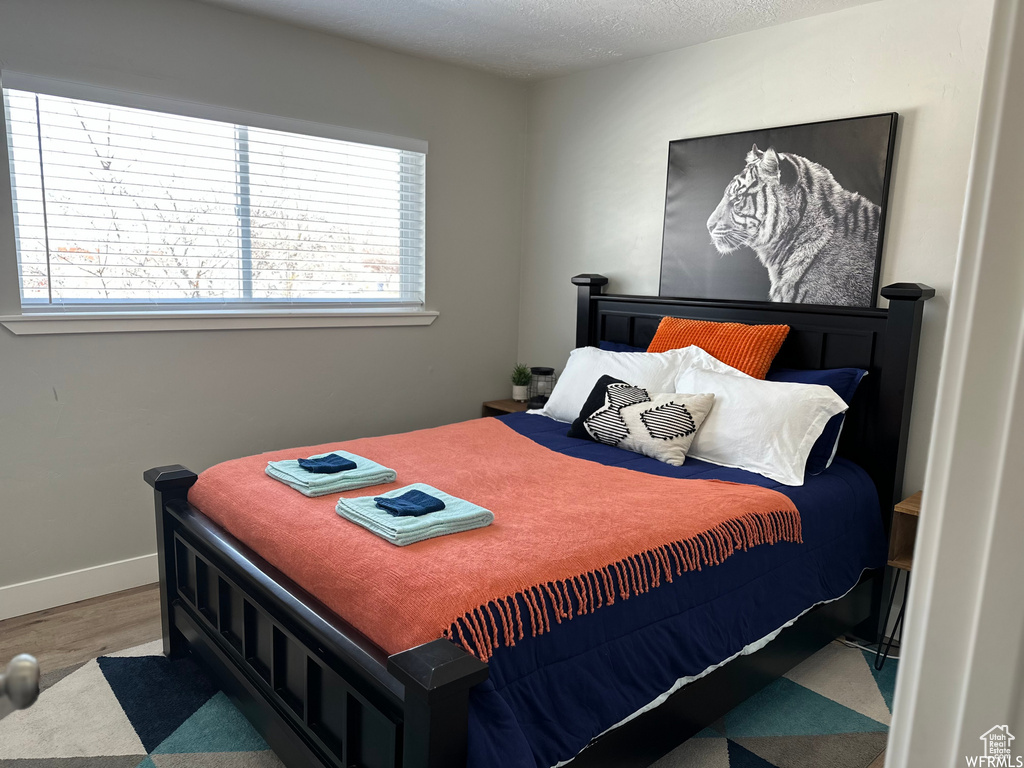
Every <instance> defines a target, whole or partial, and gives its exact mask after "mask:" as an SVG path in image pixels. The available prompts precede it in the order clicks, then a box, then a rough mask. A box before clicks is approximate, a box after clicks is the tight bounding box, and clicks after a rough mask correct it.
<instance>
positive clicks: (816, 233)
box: [659, 112, 899, 307]
mask: <svg viewBox="0 0 1024 768" xmlns="http://www.w3.org/2000/svg"><path fill="white" fill-rule="evenodd" d="M898 117H899V116H898V115H897V114H896V113H895V112H890V113H886V114H881V115H870V116H866V117H854V118H847V119H843V120H828V121H824V122H818V123H807V124H804V125H790V126H784V127H780V128H764V129H759V130H753V131H743V132H739V133H729V134H723V135H720V136H704V137H700V138H693V139H679V140H678V141H673V142H670V143H669V149H668V183H667V188H666V195H665V230H664V236H663V239H662V254H661V288H660V291H659V293H660V295H662V296H673V297H684V298H701V299H729V300H741V301H772V302H788V303H800V304H824V305H832V306H836V305H841V306H853V307H873V306H875V300H876V297H877V295H878V281H879V273H880V269H881V260H882V236H883V233H884V231H885V213H886V208H887V206H888V202H889V179H890V175H891V173H892V157H893V149H894V146H895V143H896V125H897V119H898Z"/></svg>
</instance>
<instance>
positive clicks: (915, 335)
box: [572, 275, 935, 526]
mask: <svg viewBox="0 0 1024 768" xmlns="http://www.w3.org/2000/svg"><path fill="white" fill-rule="evenodd" d="M572 282H573V284H574V285H576V286H577V288H578V298H577V305H576V306H577V310H576V346H577V347H583V346H596V345H597V344H598V343H599V342H601V341H614V342H619V343H622V344H632V345H634V346H637V347H646V346H647V345H648V344H649V343H650V341H651V339H652V338H653V337H654V332H655V331H656V330H657V328H658V323H659V322H660V320H661V318H662V317H663V316H665V315H671V316H673V317H687V318H693V319H697V320H717V321H721V322H736V323H749V324H755V325H757V324H776V323H781V324H785V325H788V326H790V332H789V335H788V336H787V337H786V341H785V343H784V344H783V345H782V349H781V350H780V351H779V354H778V356H777V357H776V359H775V363H774V366H775V367H779V368H807V369H821V368H845V367H854V368H864V369H866V370H867V371H868V375H867V376H866V377H865V378H864V380H863V382H861V385H860V388H859V389H858V391H857V396H856V398H855V399H854V402H853V404H852V405H851V407H850V412H849V415H848V417H847V419H846V423H845V424H844V426H843V432H842V437H841V438H840V441H839V455H840V456H844V457H846V458H848V459H850V460H852V461H855V462H856V463H857V464H859V465H860V466H862V467H863V468H864V469H865V470H867V472H868V474H870V475H871V477H872V479H873V480H874V481H875V485H876V486H877V488H878V495H879V500H880V502H881V504H882V517H883V518H884V519H885V520H886V525H887V526H888V521H889V519H890V517H891V514H892V507H893V504H895V503H896V502H897V501H899V500H900V499H902V498H903V470H904V467H905V464H906V453H907V436H908V433H909V431H910V407H911V404H912V403H913V400H914V375H915V373H916V371H917V349H918V343H919V341H920V338H921V318H922V315H923V314H924V303H925V301H927V300H928V299H930V298H931V297H932V296H934V295H935V290H934V289H933V288H930V287H928V286H927V285H922V284H920V283H894V284H893V285H888V286H886V287H885V288H883V289H882V296H884V297H885V298H887V299H888V300H889V308H888V309H862V308H856V307H825V306H819V305H804V304H769V303H755V302H745V301H721V300H707V299H673V298H666V297H663V296H625V295H613V294H605V293H603V291H604V286H605V285H607V284H608V278H607V277H604V276H603V275H577V276H576V277H574V278H573V279H572Z"/></svg>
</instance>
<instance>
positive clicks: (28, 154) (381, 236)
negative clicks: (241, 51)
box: [3, 73, 426, 315]
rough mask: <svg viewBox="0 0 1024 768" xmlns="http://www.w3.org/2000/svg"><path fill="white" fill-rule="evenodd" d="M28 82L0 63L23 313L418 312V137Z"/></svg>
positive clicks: (421, 159) (421, 146)
mask: <svg viewBox="0 0 1024 768" xmlns="http://www.w3.org/2000/svg"><path fill="white" fill-rule="evenodd" d="M37 80H38V79H37V78H29V77H28V76H18V77H10V76H8V73H4V86H5V87H4V90H3V99H4V113H5V117H6V123H7V147H8V154H9V160H10V171H11V189H12V193H13V203H14V220H15V237H16V241H17V242H16V244H17V256H18V274H19V279H20V286H21V302H22V311H23V314H26V315H27V314H30V313H32V312H47V313H52V312H54V311H57V310H59V311H67V310H71V311H74V310H81V311H87V312H96V311H97V310H100V311H103V312H109V311H111V310H115V311H116V310H125V311H135V312H138V311H146V310H160V311H168V310H197V309H205V310H217V309H272V308H282V307H285V308H294V307H296V306H299V307H302V308H309V309H313V308H335V309H337V308H363V309H365V308H380V307H395V308H402V307H405V308H415V307H420V306H422V303H423V293H424V194H425V190H424V183H425V179H424V167H425V158H426V155H425V152H426V145H425V143H423V142H416V141H415V140H405V139H397V138H395V137H387V136H382V137H376V136H375V135H371V136H370V138H371V139H374V138H380V139H382V140H384V141H382V143H376V142H375V141H368V142H365V143H364V142H359V141H349V140H342V139H339V138H335V137H332V136H331V135H323V134H338V133H344V129H335V128H332V127H330V126H314V125H311V124H299V123H297V122H293V123H289V124H288V125H299V127H300V128H313V129H316V130H315V132H313V133H303V132H294V131H284V130H278V129H277V126H279V125H281V124H282V123H283V121H280V120H279V119H277V118H269V117H266V116H256V115H247V114H245V113H230V114H231V115H232V116H234V117H240V118H241V120H238V121H231V120H228V121H223V120H214V119H209V118H208V117H206V116H197V114H199V113H204V112H205V113H206V114H209V113H210V111H213V112H215V113H216V114H220V115H223V114H229V113H228V111H227V110H219V111H218V110H215V109H214V108H210V107H202V106H201V105H181V104H178V103H176V102H169V101H168V102H165V103H164V102H160V101H159V100H155V99H145V98H144V97H139V99H140V100H144V101H145V103H146V105H147V107H148V106H153V105H154V104H155V105H156V107H157V108H156V109H152V108H139V107H138V106H136V105H134V104H125V103H124V101H125V100H126V99H125V96H126V95H125V94H120V95H119V96H118V95H116V94H117V92H109V95H110V96H111V97H110V98H109V99H107V98H94V99H83V98H77V97H71V96H69V95H67V93H62V92H61V89H60V88H56V89H53V88H51V89H48V91H49V92H45V91H44V92H40V90H41V89H39V88H29V87H27V86H24V87H23V85H22V84H23V83H27V85H34V84H35V83H36V81H37ZM64 85H68V84H64ZM15 86H17V87H15ZM75 88H76V90H75V93H81V92H82V90H81V89H85V90H86V92H88V93H89V95H91V96H96V95H99V96H101V97H102V96H105V95H107V94H106V92H102V91H100V89H87V88H86V87H85V86H81V87H78V86H76V87H75ZM116 101H121V102H122V103H115V102H116ZM183 112H184V113H183ZM187 112H192V113H193V114H187ZM246 118H254V119H250V120H247V119H246ZM254 123H263V125H257V124H254ZM267 123H274V124H273V125H270V127H268V126H267V125H266V124H267ZM348 133H349V134H355V132H348ZM317 134H320V135H317ZM358 135H359V137H360V138H362V137H366V136H367V134H358ZM385 143H386V144H388V145H385Z"/></svg>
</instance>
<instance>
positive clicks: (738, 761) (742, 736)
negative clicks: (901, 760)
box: [651, 642, 899, 768]
mask: <svg viewBox="0 0 1024 768" xmlns="http://www.w3.org/2000/svg"><path fill="white" fill-rule="evenodd" d="M874 661H875V654H874V652H869V651H863V650H860V649H859V648H850V647H849V646H847V645H844V644H843V643H840V642H834V643H831V644H830V645H827V646H825V647H824V648H822V649H821V650H820V651H818V652H817V653H816V654H814V656H811V657H810V658H809V659H807V660H806V661H804V662H803V663H801V664H799V665H798V666H796V667H794V668H793V669H791V670H790V671H789V672H788V673H787V674H786V675H785V676H784V677H781V678H779V679H778V680H776V681H775V682H773V683H771V684H770V685H768V686H767V687H765V688H763V689H762V690H761V691H759V692H758V693H756V694H754V695H753V696H752V697H750V698H749V699H747V700H746V701H745V702H743V703H742V704H740V705H739V706H738V707H736V708H735V709H733V710H732V711H731V712H729V713H728V714H727V715H726V716H725V717H723V718H722V719H721V720H719V721H718V722H716V723H714V724H713V725H712V726H711V727H709V728H705V729H704V730H703V731H701V732H700V733H699V734H697V735H696V736H695V737H694V738H692V739H690V740H689V741H687V742H685V743H684V744H682V745H681V746H679V747H677V748H676V749H675V750H673V751H672V752H670V753H669V754H668V755H666V756H665V757H663V758H662V759H661V760H659V761H658V762H656V763H655V764H654V766H652V767H651V768H683V767H684V766H685V767H686V768H866V766H869V765H870V764H871V762H872V761H873V760H874V759H875V758H876V757H878V755H879V754H881V752H882V750H884V749H885V744H886V740H887V738H888V734H889V725H890V723H891V722H892V697H893V691H894V690H895V688H896V670H897V668H898V666H899V661H898V660H897V659H894V658H891V657H890V658H889V660H888V661H886V662H885V666H884V667H883V668H882V671H881V672H878V671H876V670H875V667H874Z"/></svg>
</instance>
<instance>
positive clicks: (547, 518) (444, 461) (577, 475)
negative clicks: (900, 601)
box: [189, 419, 801, 661]
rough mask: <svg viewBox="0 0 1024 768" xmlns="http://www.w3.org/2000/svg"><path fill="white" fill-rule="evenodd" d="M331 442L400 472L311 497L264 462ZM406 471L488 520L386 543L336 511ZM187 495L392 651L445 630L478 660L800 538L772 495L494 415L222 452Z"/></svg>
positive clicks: (782, 503)
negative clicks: (635, 467) (589, 448)
mask: <svg viewBox="0 0 1024 768" xmlns="http://www.w3.org/2000/svg"><path fill="white" fill-rule="evenodd" d="M338 448H342V449H344V450H346V451H351V452H353V453H356V454H359V455H361V456H366V457H367V458H370V459H373V460H374V461H378V462H380V463H381V464H384V465H385V466H388V467H391V468H392V469H394V470H396V471H397V472H398V482H397V483H393V484H389V485H381V486H375V487H373V488H369V489H365V488H364V489H360V490H358V491H349V492H347V493H345V494H331V495H328V496H323V497H320V498H315V499H309V498H306V497H305V496H302V495H301V494H299V493H297V492H296V491H294V490H292V489H291V488H289V487H287V486H286V485H284V484H282V483H279V482H277V481H276V480H273V479H271V478H270V477H267V475H265V474H264V468H265V467H266V465H267V462H268V461H276V460H279V459H286V458H298V457H304V456H309V455H311V454H314V453H324V452H328V451H332V450H335V449H338ZM414 482H423V483H429V484H430V485H433V486H435V487H436V488H439V489H441V490H444V491H447V492H448V493H450V494H452V495H455V496H459V497H462V498H464V499H468V500H470V501H472V502H474V503H476V504H479V505H481V506H483V507H486V508H488V509H490V510H491V511H492V512H494V516H495V519H494V523H493V524H492V525H491V526H489V527H487V528H481V529H478V530H474V531H467V532H465V533H459V534H455V535H451V536H443V537H440V538H436V539H430V540H428V541H422V542H419V543H417V544H412V545H410V546H407V547H395V546H393V545H391V544H389V543H387V542H386V541H383V540H382V539H379V538H378V537H376V536H374V535H373V534H372V533H370V532H368V531H366V530H364V529H362V528H360V527H359V526H357V525H355V524H353V523H350V522H348V521H347V520H344V519H343V518H341V517H339V516H338V515H337V514H336V513H335V511H334V506H335V503H336V502H337V499H338V497H339V495H345V496H365V495H370V494H373V495H378V494H380V493H381V492H383V491H386V490H390V489H392V488H396V487H399V486H402V485H407V484H409V483H414ZM189 500H190V501H191V502H192V504H194V505H195V506H196V507H198V508H199V509H200V510H201V511H202V512H203V513H204V514H205V515H206V516H207V517H209V518H211V519H212V520H214V521H215V522H216V523H218V524H219V525H220V526H222V527H223V528H225V529H226V530H228V531H229V532H230V533H232V534H233V535H234V536H236V537H237V538H238V539H240V540H241V541H242V542H244V543H245V544H247V545H248V546H249V547H250V548H252V549H253V550H254V551H256V552H257V553H259V554H260V555H261V556H262V557H264V558H265V559H266V560H267V561H268V562H270V563H271V564H272V565H274V566H276V567H277V568H279V569H280V570H281V571H283V572H284V573H286V574H288V576H289V577H290V578H291V579H292V580H294V581H295V582H296V583H298V584H299V585H300V586H302V587H303V588H304V589H306V590H307V591H308V592H310V593H311V594H313V595H315V596H316V597H317V598H318V599H319V600H320V601H321V602H323V603H324V604H325V605H327V606H328V607H329V608H330V609H331V610H333V611H335V612H336V613H337V614H338V615H339V616H342V617H343V618H344V619H345V620H346V621H348V622H349V623H350V624H352V625H353V626H354V627H356V628H357V629H358V630H359V631H361V632H362V633H363V634H365V635H366V636H367V637H368V638H370V639H371V640H372V641H373V642H375V643H376V644H377V645H379V646H380V647H381V648H383V649H384V650H385V651H387V652H388V653H397V652H398V651H402V650H405V649H407V648H411V647H413V646H416V645H419V644H421V643H425V642H428V641H430V640H434V639H437V638H438V637H449V638H451V639H452V640H453V641H455V642H457V643H459V644H460V645H462V646H463V647H464V648H466V649H467V650H468V651H470V652H471V653H474V654H475V655H476V656H478V657H479V658H480V659H482V660H484V661H486V660H487V659H489V658H490V656H491V655H492V654H493V652H494V650H495V649H496V648H498V647H500V646H514V645H515V644H516V641H517V640H520V639H522V638H523V637H525V636H526V634H527V633H529V634H531V635H537V634H542V633H544V632H547V631H549V630H550V629H551V626H552V624H556V623H561V622H562V621H567V620H570V619H572V618H573V617H574V616H575V615H578V614H587V613H591V612H592V611H595V610H597V609H599V608H600V607H601V606H602V605H606V604H607V605H610V604H612V603H614V602H615V600H617V599H623V600H625V599H628V598H629V597H630V596H632V595H636V594H641V593H644V592H647V591H648V590H651V589H655V588H657V587H658V586H659V585H660V584H661V583H662V582H671V581H672V579H673V577H674V576H678V575H680V574H681V573H682V572H683V571H690V570H697V569H700V568H701V566H703V565H715V564H717V563H720V562H722V560H724V559H725V558H727V557H729V556H730V555H731V554H732V553H733V552H734V551H736V550H743V549H746V548H747V547H752V546H756V545H760V544H773V543H775V542H778V541H794V542H799V541H801V536H800V515H799V513H798V512H797V510H796V508H795V507H794V506H793V504H792V502H791V501H790V500H789V499H788V498H787V497H785V496H784V495H782V494H781V493H778V492H777V491H772V490H768V489H765V488H759V487H756V486H750V485H739V484H734V483H725V482H719V481H715V480H679V479H676V478H668V477H655V476H652V475H647V474H644V473H641V472H635V471H632V470H629V469H623V468H620V467H607V466H603V465H600V464H596V463H594V462H590V461H585V460H583V459H576V458H572V457H569V456H563V455H562V454H558V453H555V452H553V451H550V450H548V449H547V448H545V447H543V446H541V445H538V444H537V443H535V442H533V441H532V440H530V439H529V438H527V437H524V436H522V435H520V434H519V433H517V432H515V431H514V430H512V429H510V428H509V427H507V426H505V425H504V424H503V423H501V422H500V421H498V420H496V419H478V420H475V421H467V422H464V423H461V424H452V425H450V426H445V427H438V428H436V429H428V430H422V431H419V432H410V433H407V434H402V435H389V436H386V437H371V438H364V439H361V440H350V441H348V442H344V443H328V444H325V445H317V446H310V447H307V448H296V449H292V450H287V451H274V452H272V453H264V454H261V455H258V456H249V457H247V458H243V459H236V460H234V461H228V462H225V463H223V464H218V465H217V466H215V467H211V468H210V469H208V470H207V471H205V472H203V473H202V474H201V475H200V476H199V481H198V482H197V483H196V485H195V486H194V487H193V488H192V491H191V493H190V494H189Z"/></svg>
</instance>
